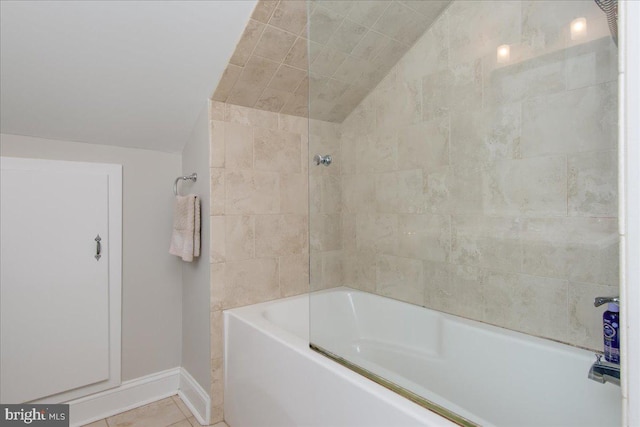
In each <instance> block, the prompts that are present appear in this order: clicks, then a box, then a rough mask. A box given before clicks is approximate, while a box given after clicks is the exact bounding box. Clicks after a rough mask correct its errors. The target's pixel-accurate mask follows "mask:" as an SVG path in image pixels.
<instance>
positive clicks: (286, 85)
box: [269, 64, 307, 93]
mask: <svg viewBox="0 0 640 427" xmlns="http://www.w3.org/2000/svg"><path fill="white" fill-rule="evenodd" d="M306 75H307V73H306V71H303V70H299V69H297V68H293V67H289V66H288V65H284V64H282V65H280V68H278V71H276V74H275V75H274V76H273V79H271V82H270V83H269V87H270V88H273V89H277V90H281V91H285V92H290V93H293V92H295V90H296V88H297V87H298V85H300V83H301V82H302V80H303V79H304V78H305V77H306Z"/></svg>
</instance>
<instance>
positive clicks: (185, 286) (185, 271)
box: [178, 101, 211, 393]
mask: <svg viewBox="0 0 640 427" xmlns="http://www.w3.org/2000/svg"><path fill="white" fill-rule="evenodd" d="M192 172H196V173H197V174H198V180H197V181H196V182H195V183H191V182H189V181H183V182H182V183H180V184H178V187H179V192H180V194H189V193H193V194H197V195H199V196H200V202H201V206H202V214H201V215H200V217H201V218H202V233H201V235H202V238H201V240H200V245H201V249H200V257H199V258H194V260H193V262H191V263H189V262H185V263H183V265H182V367H183V368H185V369H186V370H187V371H188V372H189V373H190V374H191V376H192V377H193V378H194V379H195V380H196V381H197V382H198V384H200V385H201V386H202V388H203V389H204V390H206V391H207V393H208V392H209V387H210V383H211V373H210V369H211V350H210V344H209V343H210V333H209V301H210V291H209V289H210V286H209V104H208V101H207V102H203V106H202V111H201V112H200V115H199V117H198V120H197V121H196V124H195V125H194V128H193V130H192V131H191V136H190V137H189V141H188V142H187V144H186V145H185V147H184V150H183V152H182V174H183V175H190V174H191V173H192Z"/></svg>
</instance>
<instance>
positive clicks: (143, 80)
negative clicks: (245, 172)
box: [0, 0, 256, 152]
mask: <svg viewBox="0 0 640 427" xmlns="http://www.w3.org/2000/svg"><path fill="white" fill-rule="evenodd" d="M255 4H256V0H247V1H242V0H234V1H7V0H1V1H0V7H1V10H0V19H1V20H0V25H1V29H0V31H1V33H0V37H1V38H0V42H1V44H0V48H1V50H0V60H1V67H0V70H1V78H0V84H1V88H0V89H1V92H0V104H1V105H0V107H1V110H0V117H1V121H0V130H1V131H2V133H8V134H17V135H29V136H37V137H42V138H50V139H61V140H68V141H79V142H88V143H93V144H107V145H117V146H125V147H137V148H145V149H153V150H160V151H169V152H179V151H181V150H182V147H183V146H184V144H185V142H186V141H187V138H188V137H189V135H190V133H191V130H192V128H193V125H194V123H195V121H196V119H197V117H198V114H199V113H200V111H201V110H202V108H203V107H204V106H205V105H206V101H207V99H208V98H209V97H210V96H211V94H212V93H213V90H214V89H215V87H216V85H217V83H218V81H219V79H220V76H221V75H222V72H223V71H224V69H225V67H226V65H227V62H228V61H229V58H230V57H231V55H232V53H233V50H234V47H235V45H236V43H237V41H238V40H239V38H240V36H241V34H242V31H243V30H244V27H245V25H246V23H247V22H248V20H249V17H250V15H251V12H252V10H253V8H254V6H255Z"/></svg>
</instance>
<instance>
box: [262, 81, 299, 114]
mask: <svg viewBox="0 0 640 427" xmlns="http://www.w3.org/2000/svg"><path fill="white" fill-rule="evenodd" d="M291 96H292V94H291V93H289V92H284V91H281V90H276V89H272V88H269V87H268V88H266V89H264V91H263V92H262V95H260V98H258V100H257V101H256V103H255V108H259V109H261V110H266V111H273V112H274V113H277V112H278V111H280V110H281V109H282V107H284V105H285V104H286V103H287V101H288V100H289V98H291Z"/></svg>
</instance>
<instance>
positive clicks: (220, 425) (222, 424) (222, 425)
mask: <svg viewBox="0 0 640 427" xmlns="http://www.w3.org/2000/svg"><path fill="white" fill-rule="evenodd" d="M212 427H229V426H228V425H227V423H225V422H224V421H221V422H219V423H216V424H214V425H213V426H212Z"/></svg>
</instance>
